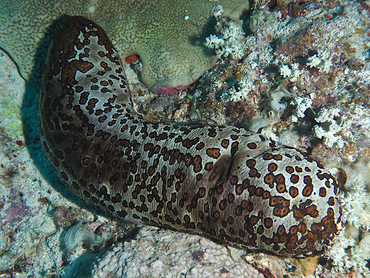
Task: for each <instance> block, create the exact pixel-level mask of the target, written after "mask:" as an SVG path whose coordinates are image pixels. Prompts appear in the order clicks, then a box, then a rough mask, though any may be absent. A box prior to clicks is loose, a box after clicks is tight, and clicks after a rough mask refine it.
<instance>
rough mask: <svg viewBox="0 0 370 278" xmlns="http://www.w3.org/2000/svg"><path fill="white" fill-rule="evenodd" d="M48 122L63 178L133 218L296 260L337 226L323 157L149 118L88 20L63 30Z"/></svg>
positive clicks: (239, 132) (49, 143) (56, 43)
mask: <svg viewBox="0 0 370 278" xmlns="http://www.w3.org/2000/svg"><path fill="white" fill-rule="evenodd" d="M40 124H41V135H42V144H43V147H44V149H45V151H46V154H47V157H48V158H49V160H50V162H51V164H52V165H53V167H54V169H55V170H56V172H57V173H58V175H59V177H60V179H61V180H62V181H63V182H64V183H65V184H66V185H67V187H68V188H69V189H70V190H71V191H72V192H73V193H75V194H76V195H78V196H80V197H81V198H82V199H83V200H85V201H87V202H88V203H90V204H92V205H93V206H95V207H98V208H100V209H101V210H103V211H107V212H108V213H110V214H112V215H114V216H116V217H119V218H122V219H124V220H127V221H131V222H135V223H146V224H149V225H154V226H159V227H165V228H170V229H174V230H179V231H185V232H190V233H196V234H200V235H203V236H206V237H209V238H212V239H215V240H218V241H219V242H222V243H225V244H229V245H233V246H238V247H242V248H247V249H259V250H262V251H265V252H272V253H274V254H277V255H283V256H291V257H307V256H312V255H317V254H320V253H322V252H323V251H324V250H325V247H326V246H327V245H328V244H330V242H331V240H332V239H333V238H334V236H335V234H336V233H337V232H338V229H339V222H340V210H339V205H338V200H337V198H336V195H337V194H338V186H337V182H336V181H335V179H334V178H333V176H332V175H331V174H330V173H329V172H328V171H326V170H325V169H323V167H322V166H321V165H320V164H319V163H317V162H315V161H313V160H311V159H310V158H307V157H305V156H304V155H302V154H301V153H300V152H298V151H297V150H295V149H292V148H289V147H286V146H282V145H279V144H278V143H275V142H274V141H272V140H269V139H267V138H266V137H264V136H262V135H260V134H256V133H252V132H249V131H246V130H244V129H239V128H236V127H232V126H216V125H183V124H176V123H149V122H147V121H145V119H144V118H143V117H142V116H141V115H140V114H138V113H136V112H135V111H134V109H133V108H132V105H131V98H130V92H129V89H128V85H127V82H126V77H125V73H124V71H123V69H122V66H121V61H120V58H119V57H118V54H117V52H116V51H115V49H114V48H113V46H112V44H111V42H110V41H109V39H108V38H107V36H106V34H105V33H104V31H103V30H102V29H101V28H100V27H99V26H97V25H96V24H94V23H93V22H91V21H89V20H87V19H85V18H82V17H72V18H70V19H69V20H67V22H66V23H65V25H64V27H63V28H62V29H61V30H60V31H59V33H58V34H57V35H56V36H55V37H54V40H53V42H52V45H51V47H50V50H49V56H48V60H47V62H46V69H45V72H44V76H43V85H42V89H41V97H40Z"/></svg>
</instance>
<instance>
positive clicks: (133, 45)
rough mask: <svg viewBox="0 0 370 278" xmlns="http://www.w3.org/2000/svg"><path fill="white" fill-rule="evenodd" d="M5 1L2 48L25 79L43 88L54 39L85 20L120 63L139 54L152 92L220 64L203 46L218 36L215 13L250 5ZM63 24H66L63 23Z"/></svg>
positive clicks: (173, 0) (190, 0)
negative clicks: (218, 8)
mask: <svg viewBox="0 0 370 278" xmlns="http://www.w3.org/2000/svg"><path fill="white" fill-rule="evenodd" d="M106 3H107V2H106V1H101V0H94V1H77V0H54V1H42V0H2V1H0V47H1V48H3V49H4V50H5V51H6V52H8V54H10V56H11V57H12V59H13V60H14V61H15V62H16V63H17V65H18V67H19V69H20V72H21V75H22V76H23V77H24V78H25V79H26V80H27V81H30V82H31V84H33V85H34V86H35V87H39V83H40V77H41V72H42V65H43V62H44V60H45V52H46V48H47V46H48V45H49V43H50V37H51V34H53V30H54V29H55V28H56V27H57V25H58V24H56V23H55V22H58V21H56V20H57V19H58V18H60V17H61V16H62V15H82V16H85V17H87V18H89V19H91V20H94V21H95V22H97V23H98V24H100V25H101V26H102V27H104V29H105V30H106V31H107V33H108V36H109V38H110V39H111V40H112V42H113V44H114V45H115V47H116V48H117V50H118V51H119V53H120V55H121V57H126V56H128V55H131V54H134V53H135V54H138V55H139V56H140V58H141V61H142V62H143V72H142V80H143V82H144V83H145V84H146V85H147V86H148V87H149V88H154V87H156V86H160V85H169V86H180V85H188V84H190V83H192V82H193V81H195V80H196V79H197V78H198V77H199V76H200V75H201V74H202V73H203V72H204V71H205V70H207V69H209V68H210V67H211V66H212V65H213V64H214V62H215V59H216V58H215V56H214V55H213V54H212V52H211V50H209V49H207V48H206V47H205V46H204V42H205V37H206V36H207V35H209V34H210V32H212V31H213V27H214V25H212V23H213V22H212V18H211V8H212V7H213V6H214V5H216V4H218V3H220V4H222V5H223V6H224V9H225V15H226V16H230V17H237V16H240V14H241V13H242V11H243V10H245V9H248V8H249V2H248V1H246V0H230V1H226V0H221V1H216V2H214V1H208V0H186V1H184V0H166V1H163V0H153V1H143V0H126V1H122V0H121V1H118V0H116V1H109V5H107V4H106ZM61 21H63V20H61Z"/></svg>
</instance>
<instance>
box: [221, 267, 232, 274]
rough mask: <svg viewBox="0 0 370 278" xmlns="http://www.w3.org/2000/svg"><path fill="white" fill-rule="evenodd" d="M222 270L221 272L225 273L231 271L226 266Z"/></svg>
mask: <svg viewBox="0 0 370 278" xmlns="http://www.w3.org/2000/svg"><path fill="white" fill-rule="evenodd" d="M220 272H221V274H225V273H229V272H230V271H228V270H227V269H226V268H222V269H221V270H220Z"/></svg>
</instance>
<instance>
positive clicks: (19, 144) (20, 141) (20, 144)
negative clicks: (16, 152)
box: [15, 140, 24, 147]
mask: <svg viewBox="0 0 370 278" xmlns="http://www.w3.org/2000/svg"><path fill="white" fill-rule="evenodd" d="M15 143H16V144H17V145H18V146H20V147H22V146H23V145H24V143H23V141H22V140H17V141H15Z"/></svg>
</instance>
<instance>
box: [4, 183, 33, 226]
mask: <svg viewBox="0 0 370 278" xmlns="http://www.w3.org/2000/svg"><path fill="white" fill-rule="evenodd" d="M3 198H4V197H3ZM1 203H4V210H2V211H1V216H0V221H1V222H2V223H8V224H12V223H15V222H20V221H22V220H24V219H25V218H26V217H29V216H31V211H30V209H29V207H28V206H27V205H26V201H25V200H23V198H22V193H21V192H19V191H17V190H16V189H14V188H11V189H10V193H9V196H8V199H7V200H6V201H1Z"/></svg>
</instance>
